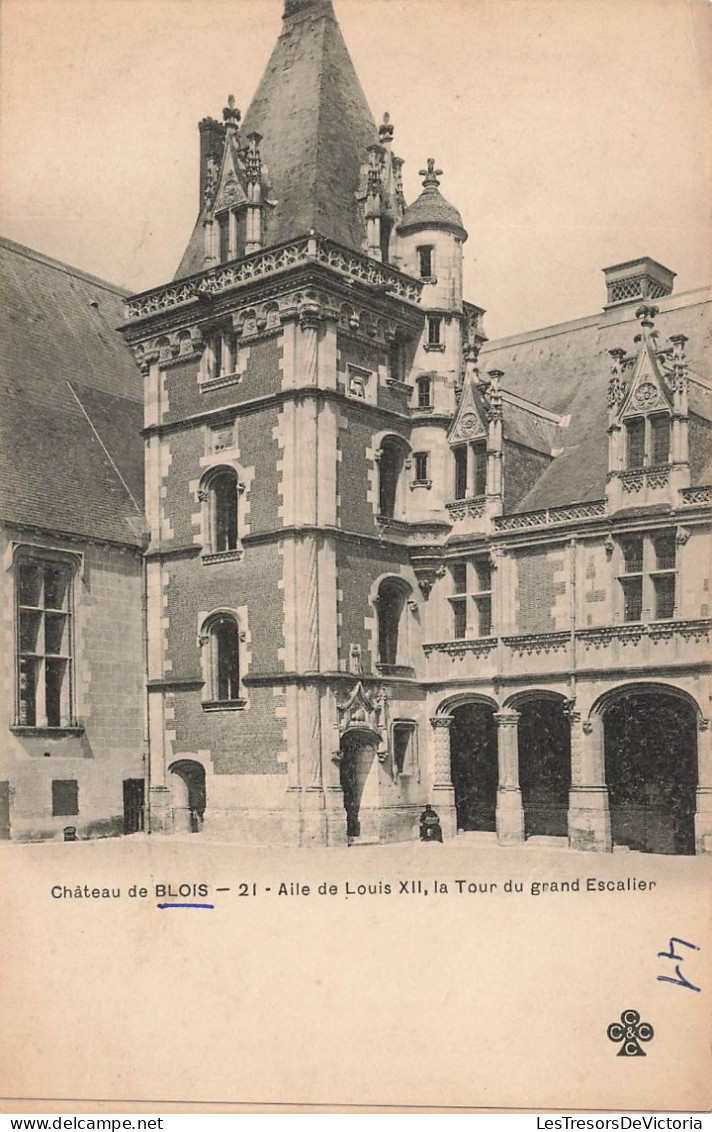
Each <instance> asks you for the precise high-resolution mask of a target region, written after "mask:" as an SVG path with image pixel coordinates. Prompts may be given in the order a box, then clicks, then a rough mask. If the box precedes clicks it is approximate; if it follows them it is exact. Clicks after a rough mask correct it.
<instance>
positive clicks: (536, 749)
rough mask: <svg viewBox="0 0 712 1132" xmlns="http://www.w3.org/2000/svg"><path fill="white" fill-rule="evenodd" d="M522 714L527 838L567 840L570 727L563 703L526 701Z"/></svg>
mask: <svg viewBox="0 0 712 1132" xmlns="http://www.w3.org/2000/svg"><path fill="white" fill-rule="evenodd" d="M517 711H518V712H519V713H520V714H519V724H518V747H519V785H520V787H521V790H522V806H523V808H524V836H525V837H533V836H535V835H541V834H545V835H549V836H551V837H566V834H567V832H568V811H569V790H570V789H571V727H570V725H569V721H568V719H567V718H566V716H565V715H564V710H563V704H562V702H561V700H555V699H550V698H548V697H544V696H542V697H541V698H537V699H531V700H526V701H525V702H524V703H522V704H521V706H518V707H517Z"/></svg>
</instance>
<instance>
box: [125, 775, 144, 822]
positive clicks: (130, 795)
mask: <svg viewBox="0 0 712 1132" xmlns="http://www.w3.org/2000/svg"><path fill="white" fill-rule="evenodd" d="M144 800H145V795H144V782H143V779H142V778H125V779H124V833H141V832H142V831H143V827H144V822H143V806H144Z"/></svg>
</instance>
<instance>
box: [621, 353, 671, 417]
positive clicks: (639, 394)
mask: <svg viewBox="0 0 712 1132" xmlns="http://www.w3.org/2000/svg"><path fill="white" fill-rule="evenodd" d="M627 384H628V388H627V390H626V392H625V393H624V394H623V398H622V401H621V406H620V416H621V417H632V416H636V417H637V416H640V415H641V413H648V412H660V411H661V410H662V411H665V410H666V409H670V408H671V402H670V397H669V394H668V391H667V388H666V382H665V379H664V377H663V375H662V373H661V371H660V367H659V365H658V360H657V358H656V356H655V353H654V351H653V348H652V345H651V343H650V342H649V341H645V342H643V344H642V348H641V350H640V353H639V354H638V357H637V358H636V360H635V362H634V363H633V366H632V372H631V376H630V377H629V378H628V383H627Z"/></svg>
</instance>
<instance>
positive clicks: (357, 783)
mask: <svg viewBox="0 0 712 1132" xmlns="http://www.w3.org/2000/svg"><path fill="white" fill-rule="evenodd" d="M341 751H342V758H341V763H340V765H339V775H340V779H341V789H342V790H343V792H344V809H345V811H346V836H347V838H349V840H353V839H355V838H357V837H366V836H369V837H376V836H377V835H378V829H377V817H376V813H375V809H376V807H377V805H378V780H377V775H378V762H377V760H376V741H375V738H374V737H373V736H372V735H371V734H370V733H369V732H367V731H354V732H348V733H347V734H346V735H344V736H342V739H341ZM362 807H363V811H364V812H362Z"/></svg>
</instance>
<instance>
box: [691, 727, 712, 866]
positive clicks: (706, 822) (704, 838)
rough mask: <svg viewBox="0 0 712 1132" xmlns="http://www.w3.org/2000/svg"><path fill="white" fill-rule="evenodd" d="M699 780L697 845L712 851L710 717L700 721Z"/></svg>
mask: <svg viewBox="0 0 712 1132" xmlns="http://www.w3.org/2000/svg"><path fill="white" fill-rule="evenodd" d="M697 782H698V786H697V802H696V806H695V846H696V849H697V852H698V853H712V729H711V728H710V721H709V719H700V720H699V723H698V729H697Z"/></svg>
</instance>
